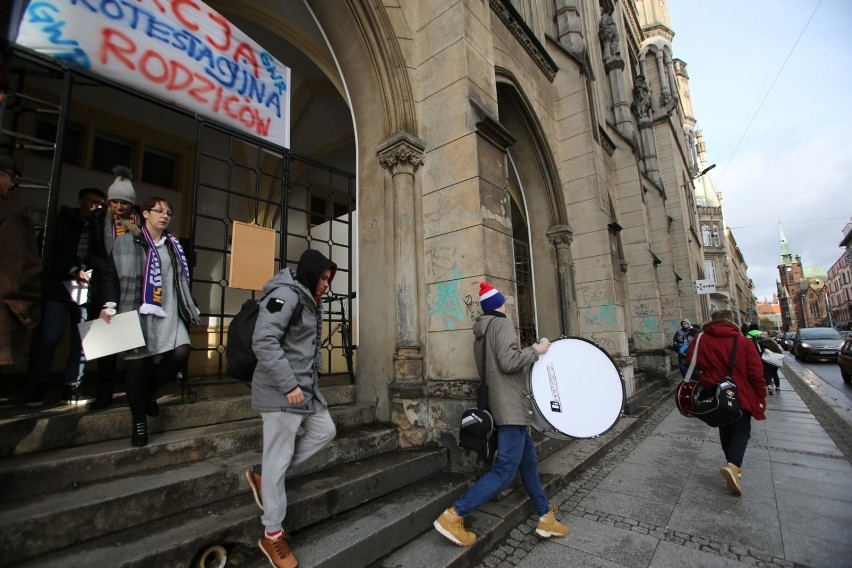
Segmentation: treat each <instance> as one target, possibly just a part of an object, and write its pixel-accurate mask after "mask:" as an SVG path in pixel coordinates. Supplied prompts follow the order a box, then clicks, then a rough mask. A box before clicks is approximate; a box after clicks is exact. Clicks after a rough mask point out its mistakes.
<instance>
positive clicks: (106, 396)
mask: <svg viewBox="0 0 852 568" xmlns="http://www.w3.org/2000/svg"><path fill="white" fill-rule="evenodd" d="M111 405H112V385H100V386H98V395H97V396H96V397H95V401H94V402H93V403H92V404H90V405H89V408H90V409H92V410H104V409H105V408H109V407H110V406H111Z"/></svg>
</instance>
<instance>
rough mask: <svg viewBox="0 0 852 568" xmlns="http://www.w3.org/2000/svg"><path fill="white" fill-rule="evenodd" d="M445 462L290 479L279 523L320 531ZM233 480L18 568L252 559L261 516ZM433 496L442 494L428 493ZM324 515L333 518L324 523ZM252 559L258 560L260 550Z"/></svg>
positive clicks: (396, 460) (398, 457) (335, 470)
mask: <svg viewBox="0 0 852 568" xmlns="http://www.w3.org/2000/svg"><path fill="white" fill-rule="evenodd" d="M446 465H447V456H446V452H445V451H444V450H440V449H428V450H397V451H394V452H389V453H385V454H381V455H377V456H373V457H370V458H366V459H362V460H359V461H357V462H351V463H347V464H341V465H338V466H335V467H331V468H326V469H324V470H322V471H321V472H318V473H315V474H313V475H310V476H303V477H300V478H298V479H294V480H293V481H291V482H289V483H288V494H289V496H290V498H289V503H288V516H287V520H286V521H285V526H286V528H287V530H288V531H299V530H300V529H303V528H304V527H306V526H308V525H314V526H315V528H313V529H310V530H311V531H313V532H308V531H304V532H302V533H301V534H302V535H309V534H316V533H322V532H324V531H323V527H325V526H328V525H329V523H337V522H338V520H337V519H340V518H343V516H337V515H341V514H346V511H350V510H353V509H354V510H355V511H358V510H362V509H357V507H360V506H361V505H362V504H363V503H368V502H375V500H377V499H378V500H380V501H381V499H382V498H383V496H385V495H387V494H389V493H392V492H394V491H397V490H399V489H401V488H404V487H408V486H411V487H421V485H423V483H424V482H423V481H422V480H423V478H424V477H427V476H430V475H433V474H435V473H436V472H439V471H441V470H442V469H444V468H445V467H446ZM233 477H234V479H240V492H239V494H237V495H234V496H231V497H229V498H226V499H222V500H219V501H217V502H215V503H211V504H209V505H207V506H204V507H195V508H193V509H191V510H188V511H184V512H182V513H179V514H175V515H171V516H168V517H164V518H160V519H156V520H153V521H150V522H148V523H144V524H140V525H137V526H135V527H133V528H131V529H128V530H125V531H121V532H117V533H113V534H109V535H106V536H103V537H100V538H98V539H95V540H91V541H89V542H85V543H81V544H76V545H74V546H70V547H68V548H66V549H64V550H59V551H56V552H54V553H53V554H49V555H45V556H40V557H38V558H33V559H31V560H30V561H28V562H26V563H24V564H22V566H40V567H63V568H66V567H69V566H75V567H76V566H79V567H84V566H85V567H89V566H110V567H121V568H129V567H149V566H158V567H164V568H167V567H185V566H188V565H189V564H190V562H191V560H192V559H193V558H195V557H197V556H198V554H199V553H200V552H201V551H203V550H204V549H206V548H207V547H209V546H212V545H222V546H224V547H225V548H228V549H234V548H239V549H240V550H243V551H245V552H248V553H249V554H248V556H249V557H250V556H251V554H253V553H252V552H251V551H253V550H255V551H256V550H257V549H256V546H255V543H256V541H257V539H258V538H259V536H260V534H261V531H262V526H261V525H260V522H259V514H260V511H259V510H258V508H257V506H256V505H255V504H254V501H253V500H252V497H251V495H250V493H249V492H248V486H247V485H246V483H245V481H244V480H242V477H241V476H238V475H234V476H233ZM460 483H461V481H460V480H457V481H456V483H455V485H452V484H450V485H447V484H446V483H445V485H442V486H441V487H443V488H444V491H452V490H456V489H457V488H458V486H459V484H460ZM433 493H435V494H440V493H441V491H439V490H438V489H435V488H433ZM436 499H440V498H439V497H436ZM441 504H443V502H441ZM436 506H437V505H436ZM330 518H334V520H332V521H328V522H323V521H326V520H327V519H330ZM346 518H349V517H346ZM349 522H350V524H354V525H358V524H360V523H361V522H362V521H361V519H360V518H359V517H358V516H357V515H356V516H355V517H354V519H351V520H350V521H349ZM429 522H430V523H431V520H430V521H429ZM318 523H320V524H318ZM302 538H304V537H302ZM257 555H258V558H257V561H258V562H259V561H260V558H261V557H260V556H259V555H260V553H259V552H257ZM7 560H11V559H7ZM263 562H264V563H265V562H266V560H265V559H263ZM258 565H262V564H258ZM304 565H306V566H311V565H312V564H309V563H304Z"/></svg>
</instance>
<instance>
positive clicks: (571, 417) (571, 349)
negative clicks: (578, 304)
mask: <svg viewBox="0 0 852 568" xmlns="http://www.w3.org/2000/svg"><path fill="white" fill-rule="evenodd" d="M528 383H529V384H528V385H527V386H528V388H529V393H530V394H529V397H530V399H531V402H532V411H533V424H532V425H533V428H535V429H536V430H538V431H539V432H541V433H542V434H544V435H545V436H548V437H550V438H557V439H565V440H568V439H572V438H594V437H596V436H600V435H601V434H603V433H605V432H607V431H608V430H609V429H610V428H612V427H613V426H615V423H616V422H618V419H619V418H621V414H622V411H623V410H624V383H623V381H622V379H621V373H620V372H619V370H618V367H617V366H616V364H615V361H613V360H612V357H610V356H609V353H607V352H606V351H604V350H603V349H601V348H600V347H598V346H597V345H595V344H594V343H592V342H591V341H589V340H588V339H583V338H582V337H563V338H560V339H557V340H556V341H554V342H553V343H551V344H550V349H548V350H547V353H545V354H544V355H540V356H539V358H538V361H536V362H535V363H534V364H533V365H532V367H531V369H530V373H529V381H528Z"/></svg>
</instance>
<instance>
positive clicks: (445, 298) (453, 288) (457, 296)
mask: <svg viewBox="0 0 852 568" xmlns="http://www.w3.org/2000/svg"><path fill="white" fill-rule="evenodd" d="M463 278H464V276H463V275H461V274H459V267H458V266H457V265H455V264H454V265H453V275H452V277H451V278H450V280H448V281H446V282H439V283H438V285H437V286H436V289H435V299H434V300H433V301H432V303H431V305H430V306H429V311H428V312H427V314H428V315H430V316H435V317H438V318H440V319H442V320H443V321H444V325H446V326H447V328H448V329H455V327H456V325H457V324H458V323H459V322H467V321H468V319H469V318H470V317H471V316H470V315H469V314H470V313H471V306H470V304H468V303H467V302H466V301H465V299H463V298H462V295H461V285H462V283H461V281H462V279H463ZM467 298H470V296H467Z"/></svg>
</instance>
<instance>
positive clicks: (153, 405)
mask: <svg viewBox="0 0 852 568" xmlns="http://www.w3.org/2000/svg"><path fill="white" fill-rule="evenodd" d="M145 414H147V415H148V416H151V417H152V418H153V417H154V416H159V415H160V407H159V406H158V405H157V395H156V394H152V395H151V400H149V401H148V407H147V408H146V409H145Z"/></svg>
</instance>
